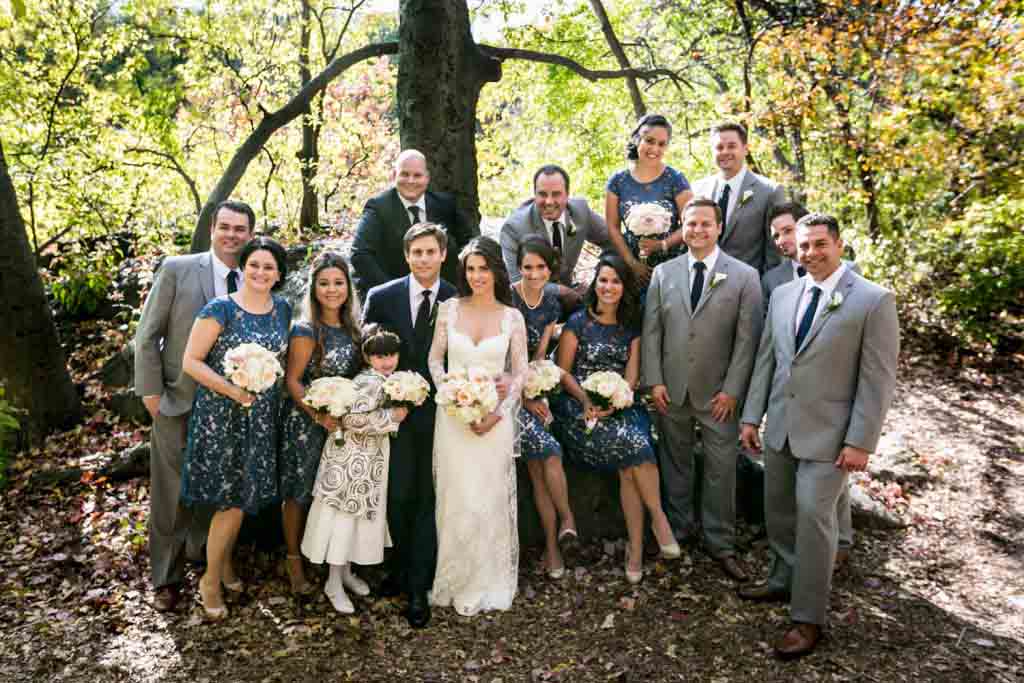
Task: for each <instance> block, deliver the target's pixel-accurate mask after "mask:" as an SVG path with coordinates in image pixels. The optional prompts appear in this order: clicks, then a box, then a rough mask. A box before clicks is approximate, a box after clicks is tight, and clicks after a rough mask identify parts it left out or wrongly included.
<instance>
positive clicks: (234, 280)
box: [228, 270, 238, 294]
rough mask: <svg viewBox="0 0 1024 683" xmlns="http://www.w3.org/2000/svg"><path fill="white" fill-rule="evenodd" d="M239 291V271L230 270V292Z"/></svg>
mask: <svg viewBox="0 0 1024 683" xmlns="http://www.w3.org/2000/svg"><path fill="white" fill-rule="evenodd" d="M237 291H238V271H237V270H229V271H228V294H234V293H235V292H237Z"/></svg>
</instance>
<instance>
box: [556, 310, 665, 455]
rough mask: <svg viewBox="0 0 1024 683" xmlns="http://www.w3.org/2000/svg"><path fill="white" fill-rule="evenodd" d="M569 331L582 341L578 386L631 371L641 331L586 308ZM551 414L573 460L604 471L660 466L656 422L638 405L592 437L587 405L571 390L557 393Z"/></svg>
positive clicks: (608, 421)
mask: <svg viewBox="0 0 1024 683" xmlns="http://www.w3.org/2000/svg"><path fill="white" fill-rule="evenodd" d="M565 332H572V333H573V334H575V335H576V338H577V340H578V344H577V346H576V358H575V359H574V360H573V365H572V374H573V376H574V377H575V378H576V381H577V382H579V383H580V384H582V383H583V380H585V379H586V378H587V377H589V376H590V375H591V374H593V373H595V372H599V371H602V370H609V371H612V372H617V373H619V374H624V373H625V371H626V362H627V361H628V360H629V345H630V342H632V341H633V339H635V338H636V336H637V333H636V332H633V331H630V330H628V329H626V328H625V327H623V326H621V325H605V324H603V323H600V322H598V321H596V320H594V319H593V318H592V317H590V315H589V314H588V313H587V311H586V310H582V311H577V312H576V313H574V314H573V315H572V317H570V318H569V322H567V323H566V324H565V329H564V330H563V332H562V334H563V335H564V334H565ZM551 410H552V412H553V413H554V415H555V423H554V427H555V435H556V436H557V437H558V440H559V441H561V443H562V446H563V447H564V448H565V456H566V459H567V460H569V461H570V462H573V463H576V464H578V465H582V466H584V467H588V468H591V469H595V470H602V471H616V470H619V469H622V468H625V467H632V466H634V465H639V464H641V463H645V462H656V459H655V455H654V447H653V445H652V443H651V421H650V418H649V417H648V415H647V413H646V412H645V411H644V410H641V409H639V408H637V407H636V406H635V405H634V406H632V407H630V408H626V409H625V410H620V411H618V412H616V413H613V414H612V415H610V416H608V417H606V418H603V419H601V420H599V421H598V423H597V425H596V426H595V427H594V429H593V430H592V431H591V432H590V433H589V434H588V433H587V426H586V423H585V422H584V421H583V405H582V404H581V403H580V402H579V401H577V400H576V399H575V398H573V397H572V396H570V395H569V393H568V392H564V391H563V392H561V393H560V394H556V395H555V397H554V399H553V400H552V401H551Z"/></svg>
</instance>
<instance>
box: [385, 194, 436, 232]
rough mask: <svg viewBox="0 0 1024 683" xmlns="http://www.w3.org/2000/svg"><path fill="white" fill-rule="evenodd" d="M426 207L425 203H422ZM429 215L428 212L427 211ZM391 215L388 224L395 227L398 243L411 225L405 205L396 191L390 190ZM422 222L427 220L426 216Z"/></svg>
mask: <svg viewBox="0 0 1024 683" xmlns="http://www.w3.org/2000/svg"><path fill="white" fill-rule="evenodd" d="M424 205H426V201H424ZM428 213H429V211H428ZM391 215H392V219H391V221H390V223H391V224H392V225H393V226H394V227H395V231H396V233H397V235H396V236H397V237H398V240H399V242H401V240H402V238H404V237H405V232H406V230H408V229H409V228H410V227H411V226H412V224H411V223H410V222H409V212H408V211H406V209H405V204H403V203H402V200H401V199H400V198H399V196H398V190H397V189H395V188H391ZM423 220H428V218H427V216H424V217H423Z"/></svg>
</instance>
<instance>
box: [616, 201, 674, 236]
mask: <svg viewBox="0 0 1024 683" xmlns="http://www.w3.org/2000/svg"><path fill="white" fill-rule="evenodd" d="M671 225H672V212H671V211H669V210H668V209H666V208H665V207H664V206H662V205H661V204H655V203H654V202H644V203H643V204H634V205H633V206H632V207H630V209H629V213H627V214H626V227H627V228H629V231H630V232H631V233H633V234H634V235H636V236H637V237H654V236H657V235H664V234H665V233H666V232H668V229H669V226H671Z"/></svg>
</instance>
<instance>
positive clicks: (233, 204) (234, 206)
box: [210, 199, 256, 232]
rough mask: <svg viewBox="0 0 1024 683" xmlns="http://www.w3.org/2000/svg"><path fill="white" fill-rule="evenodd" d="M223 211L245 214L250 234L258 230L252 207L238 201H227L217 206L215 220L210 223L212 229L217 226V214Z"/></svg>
mask: <svg viewBox="0 0 1024 683" xmlns="http://www.w3.org/2000/svg"><path fill="white" fill-rule="evenodd" d="M221 209H227V210H228V211H234V212H235V213H241V214H245V217H246V218H248V219H249V232H252V231H253V230H255V229H256V212H255V211H253V210H252V207H251V206H249V205H248V204H246V203H245V202H240V201H238V200H237V199H225V200H224V201H222V202H221V203H220V204H218V205H217V208H216V209H214V210H213V220H211V221H210V228H211V229H212V228H213V226H215V225H216V224H217V214H219V213H220V210H221Z"/></svg>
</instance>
